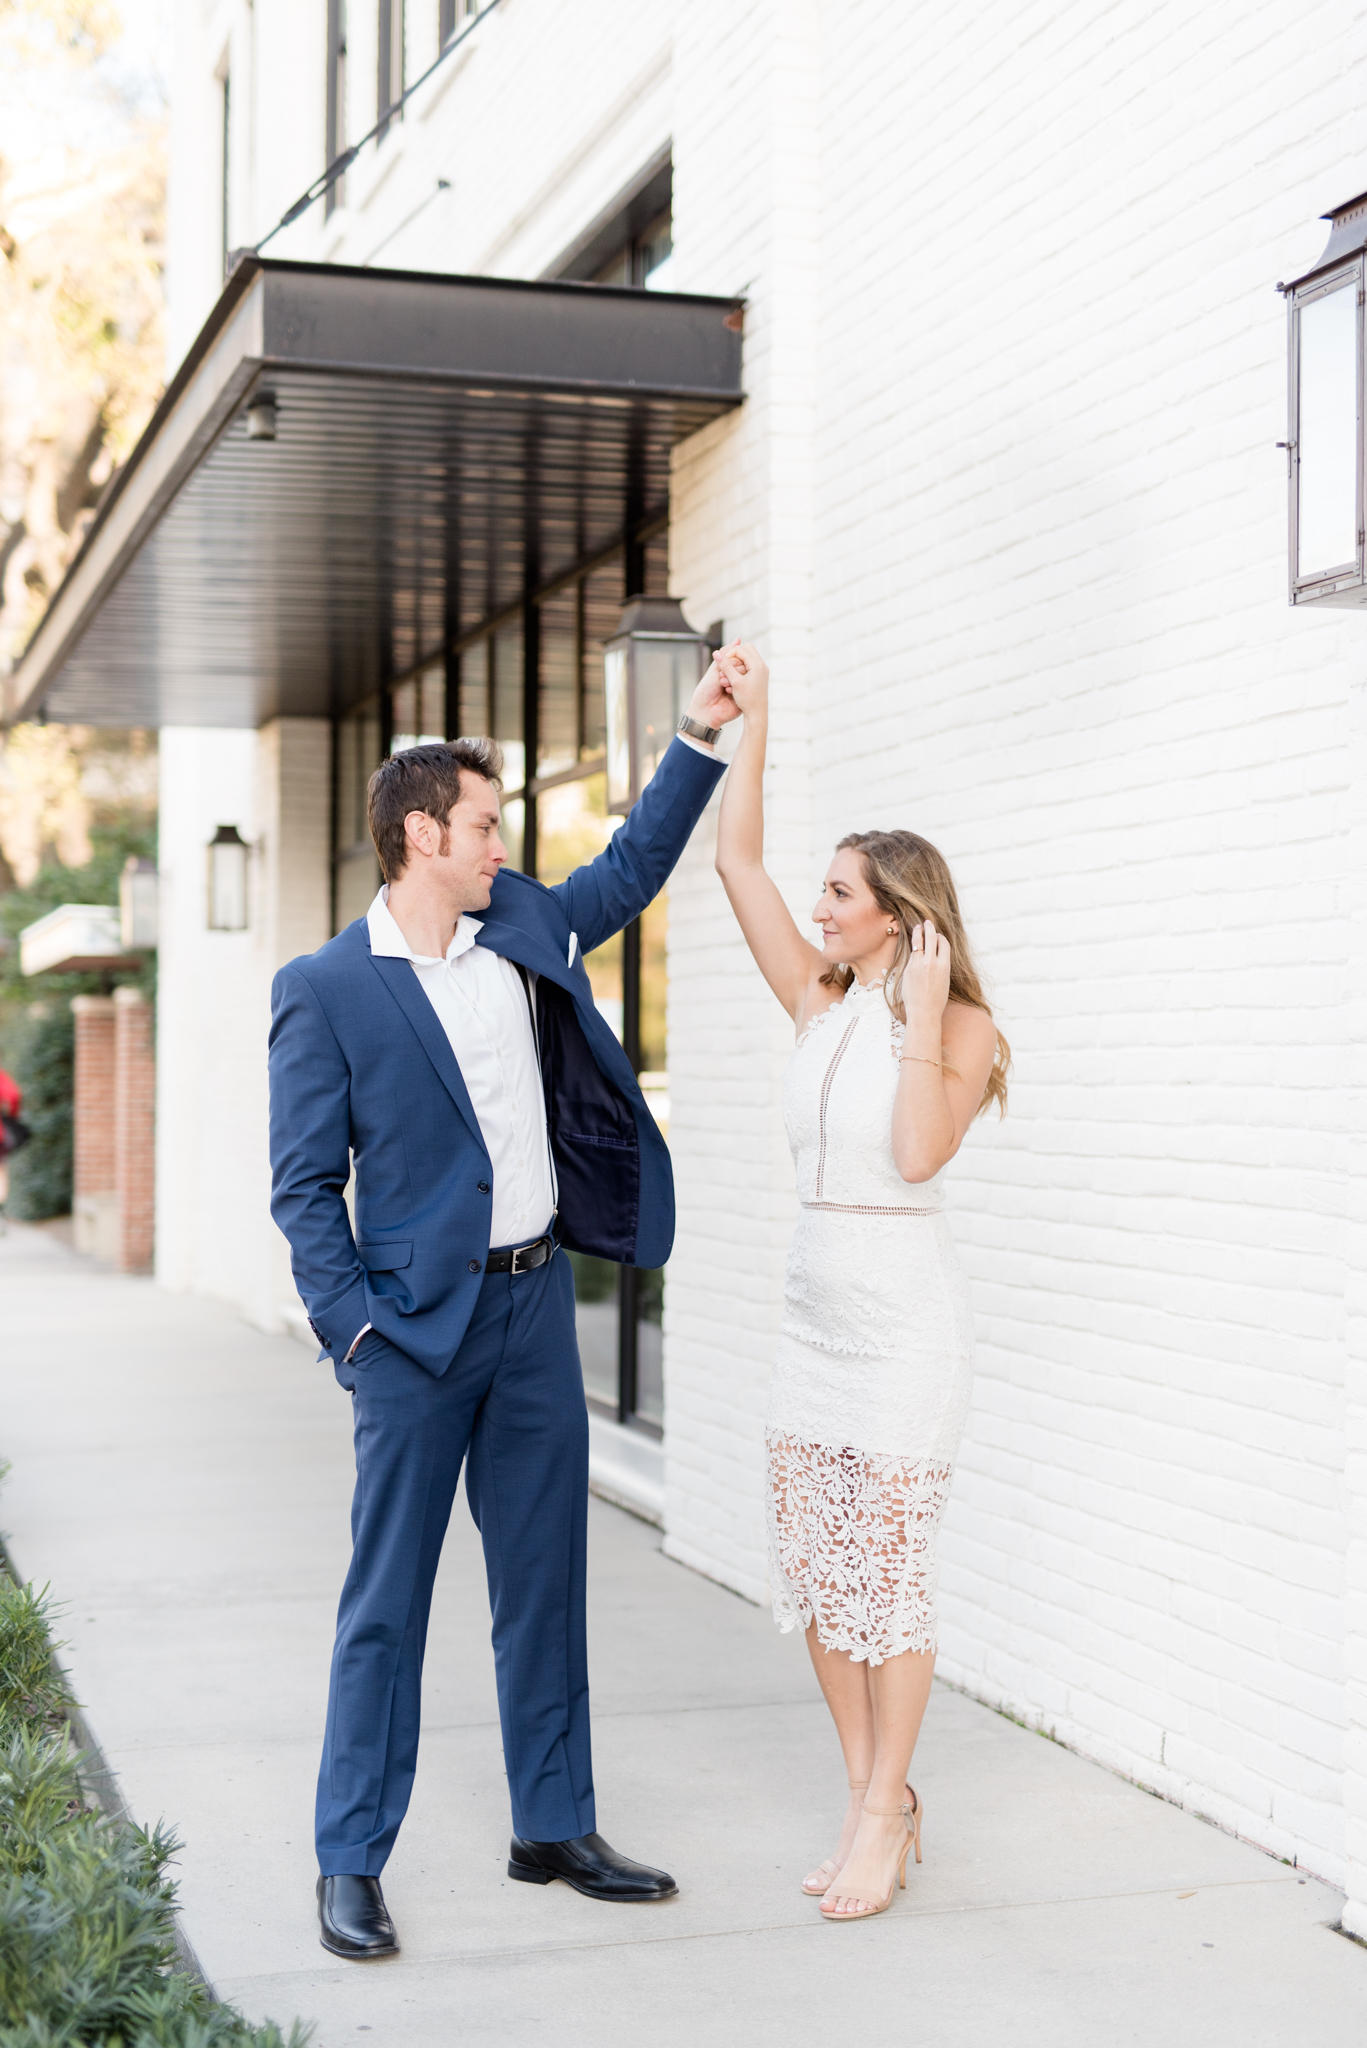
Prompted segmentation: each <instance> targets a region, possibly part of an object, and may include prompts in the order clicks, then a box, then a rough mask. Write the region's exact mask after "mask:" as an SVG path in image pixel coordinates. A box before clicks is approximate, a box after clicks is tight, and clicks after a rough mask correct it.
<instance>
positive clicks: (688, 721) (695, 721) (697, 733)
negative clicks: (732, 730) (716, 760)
mask: <svg viewBox="0 0 1367 2048" xmlns="http://www.w3.org/2000/svg"><path fill="white" fill-rule="evenodd" d="M678 730H679V731H680V732H686V733H687V734H688V737H689V738H690V739H691V740H701V741H702V743H703V745H704V746H705V747H715V746H716V744H717V741H718V739H719V738H720V737H721V727H720V726H719V725H704V724H703V722H702V720H701V719H700V718H690V717H689V715H688V713H687V712H686V711H685V713H684V715H683V717H682V718H681V719H680V720H679V724H678Z"/></svg>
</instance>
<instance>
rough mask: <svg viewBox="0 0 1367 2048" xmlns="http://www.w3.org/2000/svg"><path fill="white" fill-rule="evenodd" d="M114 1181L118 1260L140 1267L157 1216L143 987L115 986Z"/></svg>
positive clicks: (129, 1269) (147, 1259) (148, 1258)
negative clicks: (116, 1198)
mask: <svg viewBox="0 0 1367 2048" xmlns="http://www.w3.org/2000/svg"><path fill="white" fill-rule="evenodd" d="M113 1007H114V1185H115V1187H116V1188H117V1190H118V1197H119V1243H118V1250H117V1254H116V1258H115V1263H116V1264H117V1265H118V1267H119V1268H120V1270H121V1271H122V1272H125V1273H141V1272H145V1271H146V1269H147V1268H148V1267H149V1266H150V1265H151V1263H152V1243H153V1232H154V1227H155V1220H156V1204H155V1196H156V1156H155V1144H154V1137H155V1122H154V1118H155V1113H156V1062H155V1058H154V1056H153V1051H152V1012H151V1010H150V1009H149V1008H148V1005H147V1002H146V999H145V997H144V996H143V994H142V992H141V990H139V989H136V988H120V989H115V991H114V1005H113Z"/></svg>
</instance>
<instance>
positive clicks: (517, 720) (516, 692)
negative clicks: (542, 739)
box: [490, 622, 524, 837]
mask: <svg viewBox="0 0 1367 2048" xmlns="http://www.w3.org/2000/svg"><path fill="white" fill-rule="evenodd" d="M490 652H491V655H492V658H493V677H492V683H493V688H492V690H491V692H490V696H491V698H492V702H493V727H494V733H493V736H494V738H495V739H496V740H497V741H498V743H499V745H500V746H501V747H502V749H503V787H504V788H505V789H509V790H512V789H521V787H522V783H523V770H524V750H523V744H522V626H521V623H520V622H519V623H518V624H517V625H515V626H505V627H504V629H503V631H502V632H501V633H496V634H495V635H494V638H493V641H492V642H491V644H490ZM504 836H505V837H506V836H507V835H506V834H505V835H504Z"/></svg>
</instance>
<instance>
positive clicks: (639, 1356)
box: [636, 1266, 665, 1429]
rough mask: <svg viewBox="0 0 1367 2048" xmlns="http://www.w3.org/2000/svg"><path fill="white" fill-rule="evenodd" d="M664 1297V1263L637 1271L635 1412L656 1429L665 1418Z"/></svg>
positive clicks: (662, 1426) (659, 1427)
mask: <svg viewBox="0 0 1367 2048" xmlns="http://www.w3.org/2000/svg"><path fill="white" fill-rule="evenodd" d="M664 1298H665V1268H664V1267H663V1266H656V1267H654V1268H652V1269H651V1270H650V1271H648V1272H644V1273H638V1274H637V1275H636V1413H637V1415H638V1416H639V1417H640V1419H641V1420H642V1422H649V1423H651V1424H652V1425H653V1426H654V1427H655V1428H656V1429H663V1428H664V1419H665V1380H664V1329H663V1318H664Z"/></svg>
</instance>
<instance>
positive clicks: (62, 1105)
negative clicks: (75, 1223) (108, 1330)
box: [0, 814, 156, 1223]
mask: <svg viewBox="0 0 1367 2048" xmlns="http://www.w3.org/2000/svg"><path fill="white" fill-rule="evenodd" d="M90 843H91V852H90V859H89V861H88V862H87V864H86V865H85V866H84V867H80V868H69V867H66V866H64V865H63V864H62V863H61V862H59V861H49V862H48V863H47V864H46V865H45V866H44V867H42V868H40V869H39V871H38V873H37V875H36V876H35V877H34V879H33V881H32V882H31V883H30V885H29V887H28V888H27V889H10V890H8V891H7V892H6V893H5V894H4V895H3V896H0V1067H4V1068H5V1069H6V1071H7V1072H9V1073H11V1074H13V1076H14V1078H15V1080H16V1081H17V1082H18V1083H19V1086H20V1087H21V1088H22V1089H23V1091H24V1105H23V1112H22V1113H23V1118H24V1122H25V1123H26V1124H28V1126H29V1128H30V1129H31V1130H32V1132H33V1139H32V1142H31V1143H30V1144H28V1145H26V1146H25V1147H24V1149H23V1151H22V1152H16V1153H15V1154H14V1156H13V1158H12V1159H11V1160H10V1193H9V1201H8V1202H7V1204H6V1209H7V1213H8V1214H9V1215H11V1216H13V1217H15V1218H17V1219H18V1220H19V1221H20V1222H27V1223H37V1222H40V1221H41V1220H42V1219H43V1218H44V1217H46V1216H64V1215H66V1214H67V1212H68V1211H69V1209H70V1207H71V1165H72V1114H71V1111H72V1086H71V1082H72V1046H73V1038H74V1031H73V1020H72V1016H71V998H72V997H73V996H78V995H104V994H107V993H108V991H109V990H110V989H111V988H112V987H116V986H118V984H119V983H121V982H127V983H132V984H134V985H135V986H138V987H140V988H141V989H142V990H143V993H144V994H145V995H146V996H147V997H148V999H149V1000H154V999H155V977H156V966H155V955H153V956H152V957H151V958H149V959H148V961H147V962H146V964H145V965H144V966H143V968H142V970H141V972H139V973H136V974H135V973H123V974H117V975H109V974H43V975H38V976H35V977H33V978H32V979H26V978H25V976H24V975H23V974H22V972H21V971H20V955H19V933H20V932H21V931H22V930H23V928H24V926H25V925H30V924H35V923H36V922H37V920H38V919H39V918H40V917H43V916H45V915H46V914H47V912H48V911H49V910H55V909H56V908H57V906H58V905H59V904H61V903H117V902H118V900H119V876H120V874H121V873H122V871H123V864H124V862H125V860H126V859H127V858H128V856H129V855H130V854H135V855H137V856H138V857H139V858H141V859H153V858H155V855H156V831H155V827H154V826H153V825H152V824H151V823H150V822H148V821H147V820H146V819H145V818H143V817H141V816H139V815H137V814H134V815H133V816H132V817H124V818H121V819H117V820H115V821H114V822H112V823H108V824H101V825H96V826H95V827H93V829H92V831H91V835H90Z"/></svg>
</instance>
